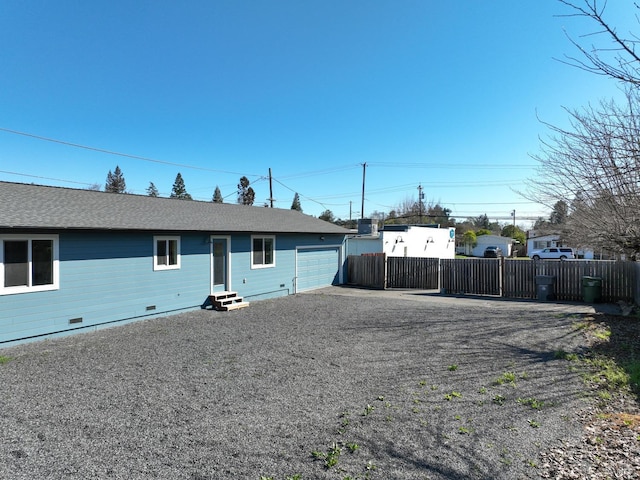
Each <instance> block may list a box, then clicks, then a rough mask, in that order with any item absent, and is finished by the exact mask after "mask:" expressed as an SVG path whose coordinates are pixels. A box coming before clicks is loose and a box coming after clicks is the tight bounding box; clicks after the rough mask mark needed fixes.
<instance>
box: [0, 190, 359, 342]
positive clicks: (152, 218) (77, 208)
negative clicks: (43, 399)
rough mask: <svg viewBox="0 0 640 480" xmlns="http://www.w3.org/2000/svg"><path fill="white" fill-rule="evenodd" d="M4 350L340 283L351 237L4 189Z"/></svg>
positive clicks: (164, 207) (0, 330) (68, 193)
mask: <svg viewBox="0 0 640 480" xmlns="http://www.w3.org/2000/svg"><path fill="white" fill-rule="evenodd" d="M0 205H2V209H1V210H0V345H7V344H8V342H15V341H22V340H27V339H33V338H39V337H43V336H47V335H52V334H60V333H64V332H69V331H72V330H77V329H80V330H82V329H87V328H97V327H100V326H104V325H109V324H113V323H116V322H125V321H131V320H135V319H140V318H146V317H149V316H157V315H162V314H168V313H171V312H177V311H180V310H187V309H194V308H200V307H201V306H203V305H205V304H206V301H207V299H208V296H209V295H210V294H212V293H214V292H218V291H230V290H234V291H237V292H238V294H239V295H240V296H242V297H244V298H245V300H256V299H266V298H271V297H277V296H283V295H289V294H294V293H297V292H301V291H305V290H311V289H314V288H320V287H324V286H328V285H331V284H337V283H341V282H342V271H343V262H344V258H345V255H344V253H345V252H344V239H345V235H346V233H348V231H347V230H345V229H343V228H341V227H338V226H336V225H334V224H331V223H328V222H325V221H322V220H318V219H316V218H314V217H310V216H308V215H303V214H302V213H299V212H297V211H295V210H284V209H272V208H262V207H251V206H244V205H232V204H217V203H212V202H198V201H191V200H176V199H168V198H154V197H147V196H139V195H128V194H114V193H104V192H95V191H89V190H75V189H68V188H58V187H46V186H38V185H27V184H19V183H8V182H0Z"/></svg>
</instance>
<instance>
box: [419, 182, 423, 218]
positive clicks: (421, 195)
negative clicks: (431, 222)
mask: <svg viewBox="0 0 640 480" xmlns="http://www.w3.org/2000/svg"><path fill="white" fill-rule="evenodd" d="M422 200H424V193H422V184H419V185H418V206H419V208H420V223H422Z"/></svg>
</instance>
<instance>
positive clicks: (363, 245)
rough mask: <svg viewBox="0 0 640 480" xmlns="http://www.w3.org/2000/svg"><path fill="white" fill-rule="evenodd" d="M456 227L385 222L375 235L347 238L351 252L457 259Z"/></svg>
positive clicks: (351, 253) (352, 253)
mask: <svg viewBox="0 0 640 480" xmlns="http://www.w3.org/2000/svg"><path fill="white" fill-rule="evenodd" d="M455 236H456V230H455V228H439V227H438V226H429V225H384V226H383V228H382V230H380V231H379V232H377V234H375V233H374V234H372V235H357V236H353V237H349V238H348V239H347V254H348V255H362V254H373V253H384V254H385V255H387V256H388V257H423V258H454V257H455Z"/></svg>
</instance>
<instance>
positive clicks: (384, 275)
mask: <svg viewBox="0 0 640 480" xmlns="http://www.w3.org/2000/svg"><path fill="white" fill-rule="evenodd" d="M382 263H383V277H382V289H383V290H386V289H387V254H386V253H383V254H382Z"/></svg>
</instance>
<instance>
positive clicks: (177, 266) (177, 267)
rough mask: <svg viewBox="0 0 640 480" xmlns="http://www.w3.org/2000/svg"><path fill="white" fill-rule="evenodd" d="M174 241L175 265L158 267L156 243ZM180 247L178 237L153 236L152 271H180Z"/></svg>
mask: <svg viewBox="0 0 640 480" xmlns="http://www.w3.org/2000/svg"><path fill="white" fill-rule="evenodd" d="M170 240H175V241H176V242H177V243H176V248H177V250H178V252H177V258H176V264H175V265H158V241H170ZM181 256H182V254H181V247H180V237H179V236H154V237H153V270H154V271H162V270H180V264H181V258H180V257H181Z"/></svg>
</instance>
